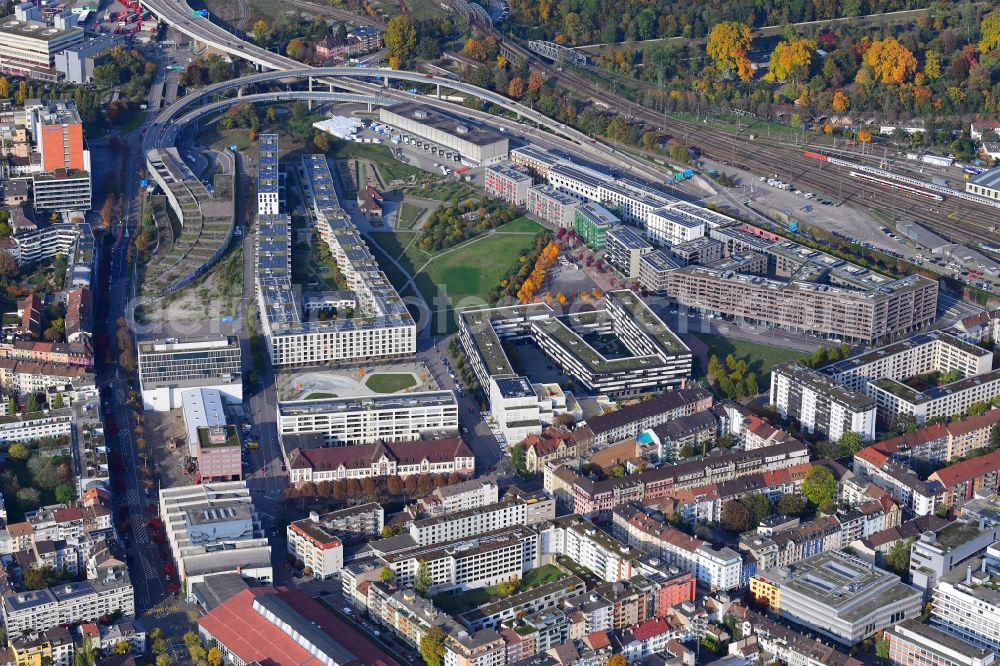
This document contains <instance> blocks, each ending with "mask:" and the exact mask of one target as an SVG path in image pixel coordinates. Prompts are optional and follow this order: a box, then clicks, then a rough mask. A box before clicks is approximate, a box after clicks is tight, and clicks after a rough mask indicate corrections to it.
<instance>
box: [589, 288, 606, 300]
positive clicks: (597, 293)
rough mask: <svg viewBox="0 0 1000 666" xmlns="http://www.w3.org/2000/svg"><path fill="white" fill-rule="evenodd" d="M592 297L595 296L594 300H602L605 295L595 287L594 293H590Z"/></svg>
mask: <svg viewBox="0 0 1000 666" xmlns="http://www.w3.org/2000/svg"><path fill="white" fill-rule="evenodd" d="M590 295H591V296H593V297H594V298H600V297H601V296H603V295H604V294H602V293H601V290H600V289H598V288H597V287H594V289H593V291H591V292H590Z"/></svg>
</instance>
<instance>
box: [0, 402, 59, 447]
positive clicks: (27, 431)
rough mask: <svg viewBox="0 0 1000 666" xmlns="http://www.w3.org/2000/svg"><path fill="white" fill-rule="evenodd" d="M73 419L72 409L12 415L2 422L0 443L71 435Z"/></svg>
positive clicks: (0, 424) (0, 425)
mask: <svg viewBox="0 0 1000 666" xmlns="http://www.w3.org/2000/svg"><path fill="white" fill-rule="evenodd" d="M73 421H74V416H73V410H72V409H58V410H54V411H49V412H34V413H31V414H24V415H22V416H13V415H11V416H9V417H7V418H6V419H5V420H4V422H3V423H0V444H12V443H15V442H32V441H35V440H38V439H44V438H47V437H63V436H69V435H70V434H71V433H72V432H73Z"/></svg>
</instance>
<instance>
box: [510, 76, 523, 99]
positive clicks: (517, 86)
mask: <svg viewBox="0 0 1000 666" xmlns="http://www.w3.org/2000/svg"><path fill="white" fill-rule="evenodd" d="M507 97H510V98H511V99H521V98H522V97H524V79H522V78H521V77H520V76H515V77H514V78H512V79H511V80H510V83H508V84H507Z"/></svg>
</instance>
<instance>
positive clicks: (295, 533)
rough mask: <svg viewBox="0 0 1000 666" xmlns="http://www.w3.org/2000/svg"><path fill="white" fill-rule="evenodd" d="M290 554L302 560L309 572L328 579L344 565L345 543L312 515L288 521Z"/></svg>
mask: <svg viewBox="0 0 1000 666" xmlns="http://www.w3.org/2000/svg"><path fill="white" fill-rule="evenodd" d="M285 535H286V536H287V538H288V554H289V555H291V556H292V557H294V558H295V559H296V560H298V561H299V562H301V563H302V567H303V570H304V571H305V570H306V569H308V571H306V574H307V575H308V574H310V573H311V574H312V576H313V578H317V579H319V580H329V579H330V578H333V576H334V575H335V574H337V573H339V572H340V570H341V569H343V568H344V543H343V541H341V540H340V538H339V537H338V536H337V535H336V534H335V533H333V532H331V531H330V530H327V529H326V528H325V527H324V525H323V524H322V523H321V522H320V521H319V520H318V516H317V519H313V517H312V516H310V517H309V518H304V519H302V520H296V521H295V522H293V523H289V525H288V527H287V528H285Z"/></svg>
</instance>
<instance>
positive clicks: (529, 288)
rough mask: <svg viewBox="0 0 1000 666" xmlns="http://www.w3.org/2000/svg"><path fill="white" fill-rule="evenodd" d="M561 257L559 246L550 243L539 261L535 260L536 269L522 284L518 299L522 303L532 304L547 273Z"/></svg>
mask: <svg viewBox="0 0 1000 666" xmlns="http://www.w3.org/2000/svg"><path fill="white" fill-rule="evenodd" d="M558 256H559V246H558V245H557V244H556V243H555V241H549V243H548V245H546V246H545V248H544V249H542V252H541V254H539V255H538V259H536V260H535V267H534V268H533V269H532V271H531V274H530V275H528V277H527V278H525V280H524V282H523V283H521V288H520V289H519V290H518V292H517V298H518V300H519V301H521V302H522V303H530V302H531V301H532V299H534V297H535V293H536V292H537V291H538V289H539V288H540V287H541V286H542V283H544V282H545V273H546V272H547V271H548V270H549V269H550V268H552V266H553V264H555V263H556V257H558Z"/></svg>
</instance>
